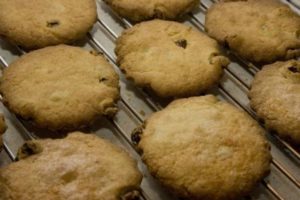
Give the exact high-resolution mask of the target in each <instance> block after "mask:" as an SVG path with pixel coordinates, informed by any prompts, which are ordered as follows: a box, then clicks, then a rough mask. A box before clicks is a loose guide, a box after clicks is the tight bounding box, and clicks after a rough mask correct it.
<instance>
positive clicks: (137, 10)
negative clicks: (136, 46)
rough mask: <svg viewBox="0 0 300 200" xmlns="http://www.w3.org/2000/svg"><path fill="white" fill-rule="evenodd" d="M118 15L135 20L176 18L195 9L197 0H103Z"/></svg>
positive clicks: (197, 3)
mask: <svg viewBox="0 0 300 200" xmlns="http://www.w3.org/2000/svg"><path fill="white" fill-rule="evenodd" d="M104 1H105V2H106V3H107V4H108V5H110V6H111V8H112V9H113V10H114V11H115V12H117V13H118V14H119V15H120V16H122V17H124V18H127V19H129V20H130V21H133V22H137V21H143V20H149V19H154V18H160V19H178V18H180V17H182V16H183V15H185V14H187V13H188V12H191V11H192V10H193V9H195V8H196V7H197V6H198V5H199V3H200V1H199V0H122V1H120V0H104Z"/></svg>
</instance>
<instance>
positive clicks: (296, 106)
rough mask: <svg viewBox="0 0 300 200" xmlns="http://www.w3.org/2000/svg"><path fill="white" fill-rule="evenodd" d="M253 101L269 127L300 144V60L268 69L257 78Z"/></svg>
mask: <svg viewBox="0 0 300 200" xmlns="http://www.w3.org/2000/svg"><path fill="white" fill-rule="evenodd" d="M249 98H250V100H251V101H250V102H251V107H252V108H253V109H254V110H255V111H256V112H257V115H258V116H259V117H260V118H261V119H263V120H264V122H265V125H266V127H267V128H269V129H271V130H275V131H276V132H277V133H278V134H279V136H281V137H283V138H286V139H289V140H290V141H291V142H293V143H297V144H300V61H296V60H290V61H286V62H276V63H274V64H271V65H266V66H264V67H263V69H262V70H261V71H259V72H258V73H257V74H256V76H255V78H254V81H253V83H252V88H251V90H250V92H249Z"/></svg>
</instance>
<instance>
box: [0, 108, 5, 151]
mask: <svg viewBox="0 0 300 200" xmlns="http://www.w3.org/2000/svg"><path fill="white" fill-rule="evenodd" d="M5 130H6V124H5V120H4V116H3V114H0V151H1V150H2V145H3V140H2V137H1V136H2V135H3V133H4V132H5Z"/></svg>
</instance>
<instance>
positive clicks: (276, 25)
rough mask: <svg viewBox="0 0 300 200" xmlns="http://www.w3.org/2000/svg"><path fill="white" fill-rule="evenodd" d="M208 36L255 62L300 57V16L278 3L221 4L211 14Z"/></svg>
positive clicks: (269, 0)
mask: <svg viewBox="0 0 300 200" xmlns="http://www.w3.org/2000/svg"><path fill="white" fill-rule="evenodd" d="M205 27H206V30H207V33H208V34H209V35H210V36H211V37H213V38H215V39H216V40H218V41H219V42H220V43H222V44H224V45H228V46H229V48H230V49H232V50H234V51H235V52H237V53H238V54H239V55H240V56H242V57H243V58H245V59H248V60H249V61H252V62H258V63H271V62H273V61H276V60H286V59H291V58H295V57H298V56H299V55H300V17H299V15H297V14H296V13H294V12H293V11H292V10H291V9H290V8H289V7H288V6H287V5H285V4H282V3H280V2H279V1H277V0H248V1H235V2H220V3H216V4H214V5H213V6H212V7H211V8H210V9H209V10H208V12H207V15H206V21H205Z"/></svg>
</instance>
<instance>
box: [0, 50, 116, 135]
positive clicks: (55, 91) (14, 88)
mask: <svg viewBox="0 0 300 200" xmlns="http://www.w3.org/2000/svg"><path fill="white" fill-rule="evenodd" d="M118 80H119V78H118V75H117V74H116V72H115V71H114V69H113V67H112V66H111V65H110V64H109V63H108V62H107V61H106V60H105V58H104V57H103V56H102V55H98V54H96V53H93V52H89V51H85V50H83V49H81V48H79V47H71V46H67V45H59V46H53V47H46V48H43V49H40V50H36V51H33V52H31V53H28V54H26V55H24V56H22V57H21V58H19V59H18V60H16V61H15V62H13V63H12V64H11V65H9V67H8V68H6V69H5V70H4V72H3V76H2V78H1V81H0V93H1V94H2V96H3V102H4V104H5V105H6V106H7V107H8V108H9V109H10V110H11V111H12V112H14V113H15V114H17V115H18V116H20V117H22V118H24V119H28V120H31V121H33V122H34V123H35V124H36V125H37V126H38V127H41V128H47V129H51V130H61V129H65V130H70V129H77V128H80V127H82V126H86V125H88V124H89V123H91V122H92V121H93V120H94V119H96V118H97V117H98V116H101V115H108V116H112V115H113V114H114V113H115V112H116V111H117V108H116V106H115V102H116V101H117V99H118V98H119V83H118Z"/></svg>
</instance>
